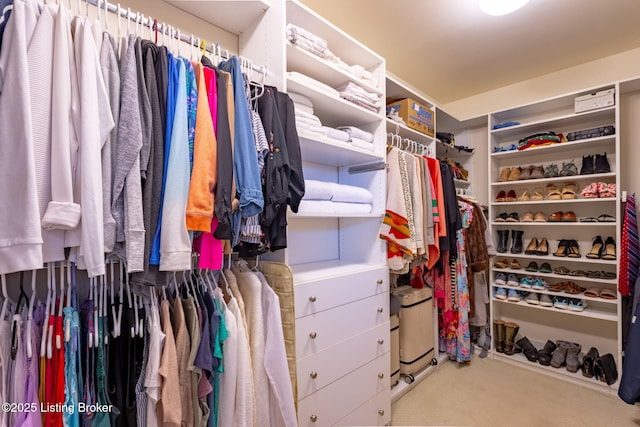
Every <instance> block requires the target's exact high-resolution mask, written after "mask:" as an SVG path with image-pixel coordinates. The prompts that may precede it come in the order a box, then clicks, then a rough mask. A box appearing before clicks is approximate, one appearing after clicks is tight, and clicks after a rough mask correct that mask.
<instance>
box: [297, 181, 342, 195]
mask: <svg viewBox="0 0 640 427" xmlns="http://www.w3.org/2000/svg"><path fill="white" fill-rule="evenodd" d="M334 185H335V184H334V183H332V182H325V181H316V180H315V179H305V180H304V197H303V200H331V198H332V197H333V186H334Z"/></svg>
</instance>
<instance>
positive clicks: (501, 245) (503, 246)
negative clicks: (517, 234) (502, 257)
mask: <svg viewBox="0 0 640 427" xmlns="http://www.w3.org/2000/svg"><path fill="white" fill-rule="evenodd" d="M508 243H509V230H498V247H497V248H496V251H497V252H499V253H501V254H503V253H505V252H507V246H508Z"/></svg>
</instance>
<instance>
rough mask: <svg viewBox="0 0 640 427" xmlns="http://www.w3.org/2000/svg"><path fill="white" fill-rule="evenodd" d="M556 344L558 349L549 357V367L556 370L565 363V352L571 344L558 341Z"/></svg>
mask: <svg viewBox="0 0 640 427" xmlns="http://www.w3.org/2000/svg"><path fill="white" fill-rule="evenodd" d="M557 344H558V348H556V350H555V351H554V352H553V355H552V356H551V366H553V367H554V368H556V369H557V368H559V367H561V366H562V365H564V364H565V363H566V361H567V351H569V347H571V343H569V342H567V341H562V340H558V342H557Z"/></svg>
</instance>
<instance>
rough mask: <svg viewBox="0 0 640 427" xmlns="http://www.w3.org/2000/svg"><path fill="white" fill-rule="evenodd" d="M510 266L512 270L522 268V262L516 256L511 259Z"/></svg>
mask: <svg viewBox="0 0 640 427" xmlns="http://www.w3.org/2000/svg"><path fill="white" fill-rule="evenodd" d="M509 268H510V269H512V270H521V269H522V265H520V262H519V261H518V260H517V259H515V258H514V259H512V260H511V264H510V265H509Z"/></svg>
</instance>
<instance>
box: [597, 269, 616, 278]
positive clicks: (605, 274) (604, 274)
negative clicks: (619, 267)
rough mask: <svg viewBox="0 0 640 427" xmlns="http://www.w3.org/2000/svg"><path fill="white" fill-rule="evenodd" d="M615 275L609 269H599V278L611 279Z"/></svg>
mask: <svg viewBox="0 0 640 427" xmlns="http://www.w3.org/2000/svg"><path fill="white" fill-rule="evenodd" d="M616 277H618V276H617V275H616V273H613V272H611V271H601V272H600V278H601V279H609V280H611V279H615V278H616Z"/></svg>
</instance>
